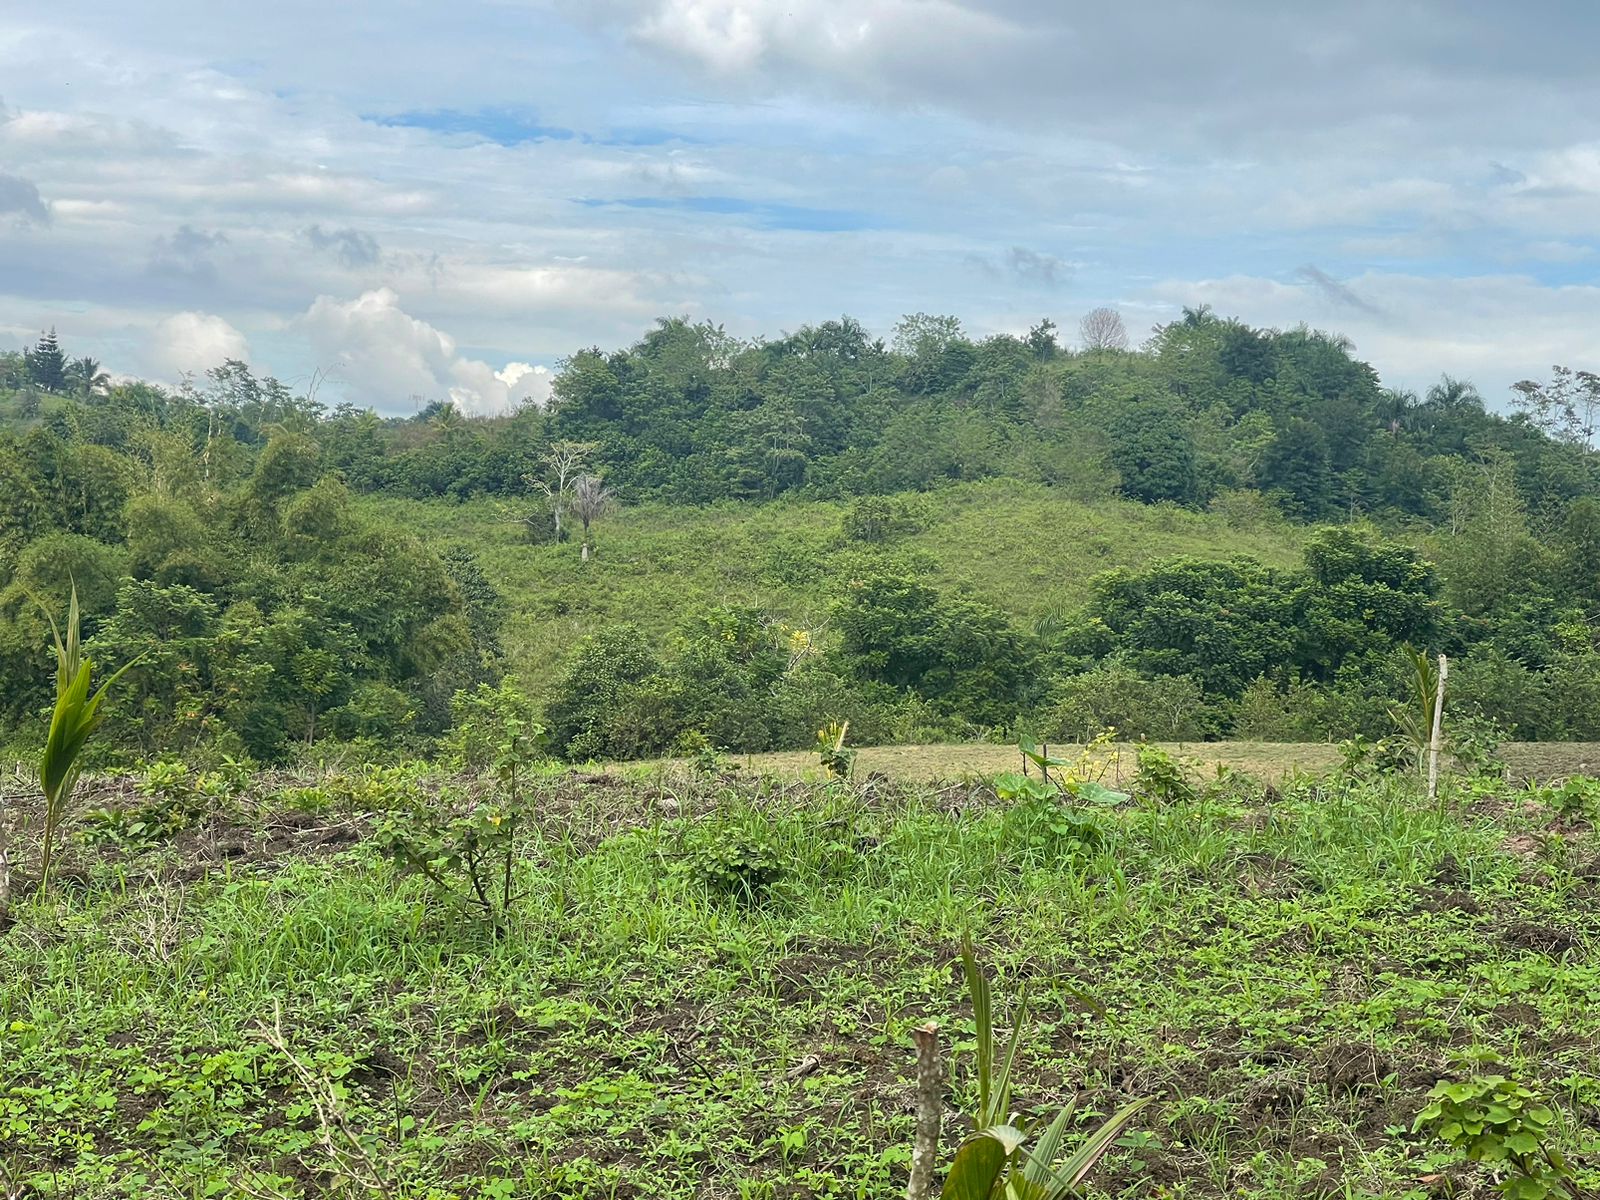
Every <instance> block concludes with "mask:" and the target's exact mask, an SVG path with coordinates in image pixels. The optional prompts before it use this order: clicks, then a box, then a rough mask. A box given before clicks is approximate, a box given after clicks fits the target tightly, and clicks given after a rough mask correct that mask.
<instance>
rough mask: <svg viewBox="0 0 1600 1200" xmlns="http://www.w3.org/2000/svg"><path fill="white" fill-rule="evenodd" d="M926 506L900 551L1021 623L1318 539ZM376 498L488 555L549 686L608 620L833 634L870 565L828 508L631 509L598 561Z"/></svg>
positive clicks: (1122, 518)
mask: <svg viewBox="0 0 1600 1200" xmlns="http://www.w3.org/2000/svg"><path fill="white" fill-rule="evenodd" d="M913 502H914V503H915V504H917V505H919V506H920V507H921V508H922V510H923V512H924V517H923V521H922V525H923V527H922V529H921V530H920V531H919V532H917V533H914V534H910V535H907V536H905V537H902V538H899V539H896V540H895V541H894V542H893V543H891V545H890V547H889V549H890V550H892V551H894V552H897V553H900V554H903V555H907V556H912V557H914V558H915V559H917V560H918V561H919V562H920V563H921V565H923V566H924V567H926V568H927V570H928V572H929V577H930V578H931V580H932V581H933V582H934V583H935V584H936V585H937V586H939V587H942V588H962V589H970V590H971V591H972V592H974V593H975V594H977V595H979V596H981V597H983V598H984V599H986V600H988V601H989V602H990V603H992V604H995V605H997V606H999V607H1000V608H1001V609H1003V610H1004V611H1006V612H1007V613H1008V614H1009V615H1010V616H1011V617H1012V618H1013V619H1015V620H1016V621H1018V622H1021V623H1027V622H1031V621H1032V620H1033V619H1034V618H1035V617H1038V616H1040V615H1042V614H1044V613H1046V612H1049V611H1052V610H1060V609H1063V608H1066V609H1070V608H1071V607H1073V606H1075V605H1077V604H1078V603H1080V602H1081V601H1082V600H1083V599H1084V598H1085V596H1086V589H1087V584H1088V582H1089V580H1090V578H1092V577H1093V576H1094V575H1095V574H1097V573H1099V572H1101V571H1105V570H1109V569H1111V568H1113V567H1118V566H1134V565H1137V564H1139V563H1141V562H1144V561H1145V560H1147V559H1149V558H1152V557H1158V556H1166V555H1175V554H1196V555H1205V556H1211V557H1218V556H1227V555H1231V554H1248V555H1253V556H1255V557H1257V558H1260V559H1261V560H1263V561H1265V562H1268V563H1272V564H1275V565H1280V566H1288V565H1293V564H1294V563H1297V562H1298V561H1299V553H1300V543H1301V540H1302V538H1303V536H1304V531H1303V530H1300V529H1296V528H1295V527H1293V526H1291V525H1288V524H1286V523H1283V522H1280V521H1277V520H1276V519H1273V518H1271V517H1268V516H1263V517H1260V518H1257V519H1253V520H1248V521H1244V522H1241V523H1239V524H1237V525H1236V524H1231V523H1230V522H1229V521H1228V520H1227V519H1225V518H1224V517H1222V516H1220V515H1215V514H1208V513H1192V512H1187V511H1184V510H1182V509H1178V508H1173V507H1170V506H1154V507H1152V506H1149V505H1144V504H1137V503H1134V502H1132V501H1120V500H1106V501H1100V502H1095V503H1084V502H1080V501H1075V500H1070V499H1067V498H1065V497H1063V496H1062V495H1060V494H1059V493H1057V492H1053V491H1051V490H1050V489H1048V488H1045V487H1041V486H1036V485H1028V484H1022V483H1017V482H1015V481H1009V480H996V481H991V482H988V483H981V484H965V485H961V486H958V487H951V488H948V489H946V490H944V491H940V492H936V493H933V494H931V495H927V496H919V497H914V498H913ZM363 503H364V504H367V505H369V506H371V508H372V509H373V510H375V511H378V512H382V513H384V514H385V515H387V516H388V517H390V518H392V519H394V520H396V521H398V522H400V523H401V524H403V525H404V526H406V527H407V528H410V529H413V530H415V531H416V532H417V533H419V534H420V535H422V536H425V537H426V538H427V539H428V541H429V542H430V544H433V545H436V546H439V547H460V548H464V549H468V550H471V551H472V552H473V553H474V554H475V555H476V556H477V558H478V562H479V564H480V565H481V566H482V568H483V570H484V572H485V573H486V574H487V575H488V577H489V579H490V580H491V581H492V582H493V583H494V585H495V586H496V587H497V588H498V589H499V590H500V592H501V594H502V595H503V596H504V598H505V602H506V621H505V626H504V630H503V637H504V640H505V643H506V647H507V650H508V652H509V655H510V658H511V663H512V667H513V669H514V671H515V673H516V674H517V675H518V676H519V678H520V679H521V681H522V682H523V685H524V686H525V687H528V688H530V689H532V690H534V691H536V692H537V691H540V690H542V689H543V688H544V687H545V686H546V685H548V684H549V682H550V681H551V680H552V679H553V678H554V677H555V675H556V673H557V672H558V671H559V669H560V665H561V662H562V660H563V659H564V658H565V656H566V654H567V652H568V650H569V649H570V648H571V646H572V643H573V642H575V641H576V640H577V639H578V638H579V637H581V636H582V635H584V634H585V633H589V632H592V631H594V630H596V629H598V628H600V627H602V626H603V625H606V624H608V623H614V622H618V621H633V622H635V623H637V624H638V625H640V626H641V627H642V628H643V629H644V630H645V632H647V633H649V634H652V635H655V636H656V637H659V638H665V637H667V636H669V635H670V634H671V633H672V632H673V631H675V630H676V629H678V628H679V627H680V626H681V625H682V624H683V623H684V621H685V620H687V619H688V618H689V617H691V616H693V615H694V614H695V613H697V612H700V611H702V610H704V609H705V608H706V607H707V606H709V605H713V604H718V603H732V604H752V605H757V606H759V607H761V608H763V609H765V610H767V611H768V612H770V613H772V614H773V615H774V616H776V617H779V618H782V619H785V620H787V621H789V622H791V623H793V624H796V625H799V626H801V627H803V628H821V627H824V626H825V625H826V621H827V610H828V599H829V592H830V588H831V580H832V578H833V577H834V574H835V573H836V572H837V571H839V570H841V569H847V568H848V565H849V564H850V563H851V562H853V561H856V560H855V559H853V558H852V557H851V554H852V551H851V549H850V547H849V546H848V545H847V544H845V543H843V542H841V540H840V536H839V529H840V520H841V518H842V516H843V513H844V511H845V506H844V505H843V504H836V503H831V502H826V501H779V502H776V503H772V504H763V505H751V504H735V503H729V504H719V505H712V506H708V507H705V508H681V507H670V506H660V505H645V506H640V507H633V508H623V509H621V510H619V511H618V512H617V513H615V514H614V515H612V516H609V517H607V518H605V519H604V521H602V522H600V523H598V524H597V525H596V527H595V528H596V540H597V545H598V554H597V557H596V558H595V560H594V561H593V562H591V563H589V564H587V565H585V564H583V563H582V562H580V561H579V558H578V549H577V547H576V546H575V545H571V544H567V545H561V546H555V545H530V544H529V543H528V542H527V540H526V539H525V537H524V536H523V534H522V531H521V530H520V528H519V527H518V526H516V525H515V524H513V523H510V522H508V521H506V520H505V519H504V511H503V506H502V505H501V504H500V503H498V502H496V501H493V500H487V499H485V500H473V501H466V502H463V503H460V504H451V503H446V502H441V501H415V500H401V499H394V498H377V497H371V498H367V499H365V500H364V501H363ZM1041 531H1043V532H1042V533H1041Z"/></svg>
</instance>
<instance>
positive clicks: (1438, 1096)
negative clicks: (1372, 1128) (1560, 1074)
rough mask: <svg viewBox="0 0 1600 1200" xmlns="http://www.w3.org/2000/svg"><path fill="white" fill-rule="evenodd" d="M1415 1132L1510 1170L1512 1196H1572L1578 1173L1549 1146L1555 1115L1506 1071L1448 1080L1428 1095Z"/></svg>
mask: <svg viewBox="0 0 1600 1200" xmlns="http://www.w3.org/2000/svg"><path fill="white" fill-rule="evenodd" d="M1428 1099H1429V1100H1430V1101H1431V1103H1430V1104H1429V1105H1428V1106H1427V1107H1426V1108H1424V1109H1423V1110H1422V1112H1420V1113H1419V1114H1417V1119H1416V1122H1415V1124H1414V1125H1413V1127H1412V1128H1413V1131H1419V1130H1423V1129H1427V1130H1428V1131H1430V1132H1431V1133H1433V1134H1435V1135H1436V1136H1437V1137H1439V1138H1441V1139H1443V1140H1444V1141H1445V1142H1447V1143H1449V1144H1450V1145H1451V1146H1453V1147H1455V1148H1456V1149H1457V1150H1460V1151H1462V1152H1463V1153H1465V1154H1466V1156H1467V1158H1468V1159H1470V1160H1471V1161H1473V1162H1481V1163H1487V1164H1489V1165H1490V1166H1491V1167H1494V1168H1498V1169H1502V1170H1504V1171H1505V1175H1504V1177H1503V1178H1502V1179H1501V1180H1500V1191H1501V1193H1502V1194H1503V1195H1505V1196H1507V1197H1509V1198H1510V1200H1546V1198H1547V1197H1570V1196H1571V1195H1572V1194H1573V1192H1572V1186H1571V1185H1572V1182H1573V1175H1572V1171H1571V1169H1570V1168H1569V1167H1568V1166H1567V1163H1566V1160H1565V1159H1564V1158H1563V1157H1562V1156H1561V1155H1560V1154H1559V1153H1558V1152H1557V1151H1556V1150H1554V1149H1553V1148H1552V1147H1551V1146H1550V1144H1549V1139H1550V1132H1551V1130H1550V1127H1551V1123H1552V1122H1553V1121H1554V1120H1555V1113H1554V1112H1552V1111H1551V1109H1550V1108H1549V1106H1548V1105H1546V1104H1545V1103H1544V1101H1543V1100H1541V1099H1540V1098H1539V1096H1538V1094H1537V1093H1535V1092H1534V1091H1533V1090H1532V1089H1531V1088H1528V1087H1526V1086H1524V1085H1523V1084H1520V1083H1517V1082H1515V1081H1513V1080H1510V1079H1507V1078H1506V1077H1505V1076H1504V1075H1474V1076H1473V1077H1472V1078H1470V1079H1466V1080H1462V1081H1459V1082H1448V1081H1447V1082H1443V1083H1440V1084H1438V1085H1437V1086H1435V1087H1434V1089H1433V1090H1432V1091H1431V1092H1429V1093H1428Z"/></svg>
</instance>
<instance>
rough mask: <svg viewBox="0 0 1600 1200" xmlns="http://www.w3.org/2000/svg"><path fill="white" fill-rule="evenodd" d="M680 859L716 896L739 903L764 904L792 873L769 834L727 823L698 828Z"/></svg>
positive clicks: (680, 865)
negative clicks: (734, 826)
mask: <svg viewBox="0 0 1600 1200" xmlns="http://www.w3.org/2000/svg"><path fill="white" fill-rule="evenodd" d="M677 863H678V869H679V870H680V872H681V873H683V874H684V875H686V876H688V877H689V878H690V879H693V880H694V881H695V882H697V883H699V884H701V885H702V886H703V887H705V889H706V890H707V891H708V892H710V893H711V894H712V895H713V896H716V897H718V898H719V899H723V900H730V901H733V902H734V903H736V904H744V905H752V906H754V905H761V904H765V903H766V902H768V901H769V900H771V899H773V897H774V895H775V893H776V891H777V889H778V888H779V886H780V885H781V884H782V883H783V882H784V880H785V879H787V878H788V877H789V869H788V867H787V866H786V865H785V863H784V861H783V859H782V858H781V856H780V854H779V851H778V848H777V846H776V845H775V844H774V842H773V841H772V839H771V838H770V837H769V836H767V835H765V834H764V833H762V832H759V831H749V830H740V829H735V828H733V827H731V826H728V825H721V826H718V827H714V828H707V829H697V830H695V832H694V834H693V836H692V837H691V838H690V839H689V840H687V841H686V843H685V844H684V847H683V850H682V851H681V853H680V857H679V858H678V860H677Z"/></svg>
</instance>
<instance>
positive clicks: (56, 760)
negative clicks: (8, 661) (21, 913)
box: [39, 584, 138, 892]
mask: <svg viewBox="0 0 1600 1200" xmlns="http://www.w3.org/2000/svg"><path fill="white" fill-rule="evenodd" d="M39 607H40V608H42V609H44V614H45V619H46V620H48V621H49V622H50V633H51V636H52V637H53V638H54V639H55V643H56V705H55V711H54V712H53V713H52V714H51V716H50V733H49V736H48V737H47V738H46V739H45V744H44V753H43V754H41V755H40V756H39V786H40V788H41V789H42V790H43V792H44V830H43V832H42V834H41V837H40V843H39V890H40V892H44V891H45V890H46V889H48V888H49V886H50V871H51V869H52V867H54V865H55V853H56V840H57V838H58V836H59V834H60V831H61V825H62V822H63V821H64V820H65V819H66V815H67V811H68V809H69V807H70V805H71V803H72V793H73V791H74V789H76V788H77V786H78V775H79V772H80V771H81V770H82V768H83V763H82V756H83V749H84V746H85V745H87V744H88V741H89V738H90V736H91V735H92V734H93V733H94V731H95V729H96V728H97V727H98V726H99V724H100V722H101V720H102V719H103V718H104V716H105V710H104V705H105V699H106V693H107V691H109V690H110V688H111V685H112V684H113V683H115V682H116V681H117V680H118V679H121V678H122V676H123V675H124V674H126V673H127V671H128V670H129V669H130V668H132V667H133V666H134V665H135V663H137V662H138V659H135V660H133V662H130V663H128V664H126V665H125V666H124V667H123V668H122V669H121V670H120V671H118V672H117V673H116V674H115V675H113V676H111V678H110V679H107V680H106V681H105V682H103V683H102V684H101V685H100V686H99V688H97V689H96V690H95V691H94V693H93V694H91V693H90V691H89V685H90V682H91V676H92V673H93V664H92V663H91V662H90V661H89V660H88V659H87V658H84V657H83V652H82V647H81V645H80V644H79V639H78V632H79V615H78V588H77V585H76V584H74V585H73V588H72V600H71V602H70V604H69V605H68V608H67V630H66V635H65V636H63V635H62V632H61V628H60V626H58V625H57V624H56V619H55V617H54V616H52V615H51V613H50V610H49V609H48V608H47V607H45V605H44V604H43V603H40V604H39Z"/></svg>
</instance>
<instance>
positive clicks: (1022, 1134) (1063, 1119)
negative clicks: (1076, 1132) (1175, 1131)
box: [906, 940, 1150, 1200]
mask: <svg viewBox="0 0 1600 1200" xmlns="http://www.w3.org/2000/svg"><path fill="white" fill-rule="evenodd" d="M961 961H962V967H963V969H964V973H965V975H966V978H967V990H968V993H969V994H970V996H971V999H972V1015H973V1022H974V1025H975V1027H976V1032H977V1063H976V1064H975V1066H976V1071H975V1074H976V1076H977V1082H978V1107H977V1110H976V1111H975V1112H973V1113H971V1114H970V1116H971V1120H972V1124H973V1127H974V1128H975V1130H976V1132H974V1133H973V1134H972V1135H971V1136H970V1137H968V1138H967V1140H966V1141H964V1142H963V1143H962V1144H961V1148H960V1149H959V1150H958V1151H957V1152H956V1157H955V1161H954V1162H953V1163H951V1165H950V1172H949V1174H948V1175H947V1176H946V1177H945V1182H944V1188H943V1190H942V1191H941V1193H940V1195H941V1197H943V1198H945V1200H967V1198H987V1197H996V1198H999V1197H1004V1198H1005V1200H1064V1198H1065V1197H1069V1196H1075V1195H1077V1194H1078V1189H1079V1187H1080V1186H1081V1185H1082V1183H1083V1181H1084V1180H1085V1179H1086V1178H1087V1177H1088V1175H1089V1173H1090V1172H1091V1171H1092V1170H1093V1169H1094V1167H1095V1164H1096V1163H1098V1162H1099V1161H1100V1159H1101V1158H1102V1157H1104V1156H1105V1154H1106V1152H1107V1151H1109V1150H1110V1149H1111V1148H1112V1147H1113V1146H1114V1145H1115V1144H1116V1142H1117V1139H1118V1138H1119V1137H1121V1136H1122V1134H1123V1131H1124V1130H1126V1129H1127V1127H1128V1125H1129V1124H1130V1123H1131V1122H1132V1120H1133V1118H1134V1117H1135V1116H1137V1115H1138V1113H1139V1111H1140V1110H1141V1109H1143V1108H1144V1107H1145V1105H1147V1104H1148V1103H1149V1102H1150V1101H1149V1098H1148V1097H1147V1098H1145V1099H1143V1100H1136V1101H1134V1102H1133V1103H1132V1104H1129V1105H1127V1106H1126V1107H1124V1108H1122V1109H1121V1110H1119V1111H1118V1112H1117V1113H1116V1114H1115V1115H1114V1116H1112V1117H1111V1118H1110V1119H1109V1120H1107V1121H1104V1122H1103V1123H1101V1124H1100V1125H1099V1126H1098V1127H1097V1128H1096V1129H1095V1130H1094V1131H1093V1132H1091V1133H1090V1134H1089V1136H1088V1137H1086V1138H1085V1139H1084V1140H1083V1141H1082V1142H1081V1143H1080V1144H1079V1145H1078V1148H1077V1150H1076V1151H1074V1152H1073V1153H1071V1154H1067V1153H1066V1139H1067V1129H1068V1126H1069V1125H1071V1123H1072V1119H1073V1117H1074V1116H1075V1115H1076V1105H1075V1104H1071V1103H1069V1104H1068V1105H1067V1106H1066V1107H1065V1108H1063V1109H1062V1110H1061V1111H1060V1112H1059V1113H1057V1114H1056V1116H1055V1118H1054V1119H1053V1120H1052V1121H1050V1122H1049V1124H1048V1125H1045V1124H1043V1122H1031V1121H1027V1120H1025V1119H1024V1118H1022V1117H1021V1116H1020V1115H1019V1114H1017V1113H1015V1112H1013V1111H1012V1109H1011V1084H1012V1071H1013V1068H1014V1067H1015V1065H1016V1057H1017V1047H1018V1044H1019V1043H1020V1042H1021V1041H1022V1029H1023V1023H1024V1021H1025V1020H1026V1017H1027V1008H1028V1003H1027V994H1026V993H1024V994H1023V995H1022V996H1021V997H1019V999H1018V1001H1017V1012H1016V1014H1015V1016H1014V1017H1013V1024H1012V1029H1011V1037H1010V1039H1009V1040H1008V1042H1007V1044H1006V1046H1005V1048H1004V1051H1003V1053H1002V1054H1000V1055H997V1054H996V1051H997V1050H999V1049H1000V1047H999V1046H998V1044H997V1043H996V1039H995V1033H996V1030H995V1021H994V1010H993V1000H992V996H991V994H990V990H989V979H988V976H987V975H986V974H985V973H984V970H983V968H982V966H980V965H979V963H978V959H977V955H976V954H975V953H974V951H973V948H972V943H971V941H970V940H966V941H964V942H963V943H962V947H961ZM937 1036H938V1027H937V1026H934V1025H931V1024H930V1025H924V1026H922V1027H921V1028H920V1029H918V1030H916V1031H915V1037H916V1041H917V1058H918V1071H917V1076H918V1090H919V1093H921V1094H922V1095H923V1096H924V1097H926V1094H927V1092H928V1090H929V1081H930V1080H932V1079H933V1078H936V1073H937V1053H938V1049H937V1041H936V1039H937ZM924 1107H927V1106H926V1105H919V1108H924ZM1041 1126H1042V1127H1041ZM938 1133H939V1128H938V1121H937V1119H936V1116H935V1115H933V1114H926V1115H924V1114H921V1113H919V1118H918V1121H917V1144H916V1145H915V1146H914V1147H913V1151H912V1160H911V1161H912V1175H911V1180H910V1184H909V1186H908V1188H907V1192H906V1195H907V1200H927V1198H928V1196H929V1195H930V1189H931V1185H932V1179H931V1175H932V1172H931V1170H929V1169H928V1165H927V1164H928V1162H929V1158H930V1156H931V1154H932V1153H933V1151H934V1148H935V1147H936V1145H937V1140H938Z"/></svg>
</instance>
